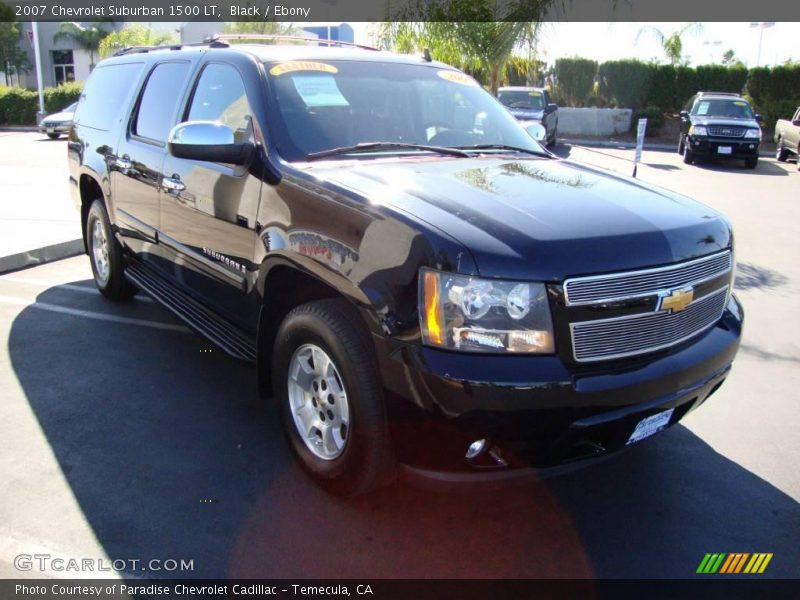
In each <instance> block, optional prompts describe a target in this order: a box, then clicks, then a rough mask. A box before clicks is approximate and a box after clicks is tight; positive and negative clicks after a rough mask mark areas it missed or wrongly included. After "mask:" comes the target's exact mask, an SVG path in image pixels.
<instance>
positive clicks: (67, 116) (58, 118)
mask: <svg viewBox="0 0 800 600" xmlns="http://www.w3.org/2000/svg"><path fill="white" fill-rule="evenodd" d="M74 114H75V113H73V112H57V113H53V114H52V115H47V116H46V117H45V118H44V119H42V122H43V123H44V122H47V121H52V122H59V123H62V122H63V121H72V117H73V115H74Z"/></svg>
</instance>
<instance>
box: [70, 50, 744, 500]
mask: <svg viewBox="0 0 800 600" xmlns="http://www.w3.org/2000/svg"><path fill="white" fill-rule="evenodd" d="M69 168H70V182H71V188H72V193H73V196H74V199H75V202H76V203H77V205H78V207H79V208H80V211H81V216H82V222H83V231H84V240H85V245H86V251H87V253H88V255H89V258H90V261H91V265H92V270H93V273H94V277H95V280H96V284H97V286H98V288H99V289H100V291H101V292H102V293H103V294H104V295H105V296H107V297H108V298H109V299H111V300H117V301H122V300H126V299H129V298H131V297H132V296H133V294H134V293H135V292H136V291H137V290H139V289H141V290H144V291H146V292H147V293H149V294H151V295H152V296H153V297H154V298H155V299H156V300H158V301H159V302H161V303H162V304H163V305H164V306H166V307H167V308H169V309H171V310H172V311H173V312H174V313H175V314H177V315H178V316H179V317H180V318H182V319H184V320H185V321H186V322H187V323H188V324H189V325H191V326H192V327H194V328H195V329H196V330H197V331H199V332H201V333H203V334H204V335H206V336H208V337H209V338H210V339H211V340H213V341H214V342H215V343H216V344H217V345H218V346H219V347H220V348H222V349H223V350H225V351H227V352H228V353H230V354H231V355H232V356H234V357H237V358H239V359H242V360H247V361H253V362H254V363H255V365H256V371H257V374H258V378H259V382H260V389H261V392H262V394H263V395H264V396H265V397H272V398H274V401H276V402H278V403H280V407H281V410H282V415H283V416H282V418H283V421H284V427H285V431H286V434H287V436H288V439H289V441H290V444H291V447H292V448H293V450H294V452H295V453H296V455H297V457H298V459H299V461H300V463H301V464H302V465H303V467H304V468H305V470H306V471H307V472H308V473H309V474H310V475H311V476H312V477H313V478H314V479H315V480H316V481H317V482H318V483H320V484H321V485H323V486H325V487H326V488H327V489H329V490H332V491H334V492H336V493H339V494H346V495H352V494H357V493H360V492H364V491H366V490H369V489H372V488H374V487H375V486H377V485H379V484H381V483H384V482H386V481H389V480H390V479H391V476H392V474H393V473H395V472H396V470H397V465H398V464H403V465H405V466H406V467H408V468H412V469H416V470H417V471H418V472H422V471H425V472H428V473H451V474H452V473H453V472H455V473H458V474H459V475H458V476H459V477H463V476H464V473H463V472H467V473H468V472H474V473H475V474H476V477H478V478H480V476H479V475H478V473H480V472H487V471H494V470H497V469H514V468H516V467H530V466H533V467H548V466H559V465H564V464H565V463H568V462H571V461H578V460H581V459H589V458H593V457H599V456H603V455H606V454H609V453H612V452H614V451H616V450H619V449H622V448H624V447H625V446H628V445H631V444H632V443H634V442H637V441H639V440H641V439H644V438H646V437H648V436H650V435H652V434H654V433H656V432H658V431H660V430H662V429H665V428H667V427H669V426H670V425H673V424H675V423H676V422H678V421H679V420H680V419H682V418H683V417H684V416H685V415H686V414H687V413H688V412H689V411H691V410H693V409H695V408H697V407H698V406H699V405H701V404H702V403H703V402H705V401H706V399H707V398H708V397H709V396H710V395H711V394H713V393H714V392H715V391H716V390H717V388H719V386H720V385H721V384H722V382H723V381H724V380H725V378H726V377H727V375H728V373H729V370H730V368H731V363H732V361H733V359H734V356H735V355H736V352H737V349H738V346H739V338H740V332H741V327H742V318H743V317H742V310H741V308H740V306H739V304H738V303H737V301H736V299H735V298H734V296H733V295H732V278H733V265H734V257H733V235H732V232H731V228H730V225H729V224H728V222H727V221H726V220H725V219H724V218H723V217H722V216H720V215H719V214H717V213H716V212H714V211H713V210H712V209H710V208H708V207H706V206H703V205H701V204H698V203H696V202H694V201H692V200H690V199H688V198H685V197H681V196H678V195H676V194H672V193H670V192H667V191H664V190H661V189H657V188H654V187H651V186H648V185H645V184H643V183H641V182H638V181H636V180H632V179H628V178H625V177H620V176H616V175H613V174H610V173H607V172H603V171H600V170H597V169H594V168H592V167H589V166H585V165H581V164H578V163H575V162H571V161H568V160H560V159H557V158H555V157H554V156H553V155H552V154H550V153H549V152H547V151H546V150H544V149H543V148H542V147H541V146H539V145H538V144H537V143H536V142H535V141H533V140H532V139H531V138H530V136H528V135H527V134H526V132H525V131H524V130H523V129H522V127H521V126H520V125H519V124H518V123H517V121H516V120H515V119H514V117H513V116H512V115H511V114H510V113H509V112H508V111H507V110H506V109H505V108H504V107H503V106H502V105H501V104H500V103H499V102H497V101H496V100H495V99H494V98H492V97H491V96H490V95H489V94H488V93H487V92H486V91H484V90H483V89H482V88H481V87H480V86H479V85H478V84H477V83H476V82H475V81H474V80H473V79H472V78H471V77H469V76H467V75H465V74H464V73H462V72H460V71H457V70H455V69H453V68H451V67H449V66H447V65H445V64H441V63H438V62H435V61H431V60H429V57H426V58H419V57H415V56H399V55H394V54H389V53H386V52H379V51H370V50H364V49H353V48H343V47H340V48H320V47H313V46H310V47H305V46H275V45H272V46H269V45H263V44H261V45H259V44H252V45H248V44H237V45H231V46H230V47H229V46H228V44H227V43H226V42H225V41H224V40H216V41H213V42H211V43H209V44H207V45H205V46H183V47H172V48H165V49H141V48H136V49H130V50H127V51H122V52H120V53H118V55H117V56H115V57H112V58H110V59H108V60H104V61H103V62H101V63H100V64H98V65H97V67H96V68H95V69H94V71H93V73H92V75H91V77H90V78H89V81H88V83H87V85H86V89H85V91H84V93H83V95H82V97H81V100H80V103H79V104H78V108H77V112H76V114H75V123H74V127H73V129H72V131H71V132H70V135H69Z"/></svg>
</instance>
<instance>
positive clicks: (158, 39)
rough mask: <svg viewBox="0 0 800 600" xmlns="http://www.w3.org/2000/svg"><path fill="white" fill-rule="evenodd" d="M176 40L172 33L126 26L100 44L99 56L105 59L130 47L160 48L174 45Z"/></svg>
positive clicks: (110, 34) (139, 26)
mask: <svg viewBox="0 0 800 600" xmlns="http://www.w3.org/2000/svg"><path fill="white" fill-rule="evenodd" d="M177 42H178V40H177V39H176V37H175V35H174V34H172V33H156V32H155V31H153V30H152V29H150V28H149V27H145V26H144V25H138V24H137V25H128V26H126V27H123V28H122V29H120V30H119V31H114V32H112V33H109V34H108V35H107V36H106V37H105V38H104V39H103V41H102V42H100V48H99V52H100V56H102V57H106V56H109V55H111V54H114V52H116V51H117V50H122V49H123V48H129V47H132V46H161V45H170V44H176V43H177Z"/></svg>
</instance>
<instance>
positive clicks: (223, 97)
mask: <svg viewBox="0 0 800 600" xmlns="http://www.w3.org/2000/svg"><path fill="white" fill-rule="evenodd" d="M249 117H250V105H249V104H248V102H247V94H246V93H245V90H244V83H243V82H242V77H241V76H240V75H239V71H237V70H236V69H235V68H234V67H232V66H230V65H222V64H213V63H212V64H210V65H208V66H207V67H206V68H205V69H203V73H202V74H201V75H200V80H199V81H198V82H197V86H196V87H195V91H194V96H193V98H192V105H191V107H190V108H189V114H188V115H187V117H186V120H187V121H219V122H220V123H222V124H223V125H227V126H228V127H230V128H231V129H233V131H234V132H237V133H238V134H239V135H246V134H247V131H248V129H249V124H250V120H249Z"/></svg>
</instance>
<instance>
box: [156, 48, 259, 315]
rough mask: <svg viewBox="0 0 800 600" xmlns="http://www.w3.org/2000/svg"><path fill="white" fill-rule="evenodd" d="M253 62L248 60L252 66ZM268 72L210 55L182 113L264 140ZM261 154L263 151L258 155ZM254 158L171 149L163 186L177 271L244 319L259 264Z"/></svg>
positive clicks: (166, 236) (166, 234)
mask: <svg viewBox="0 0 800 600" xmlns="http://www.w3.org/2000/svg"><path fill="white" fill-rule="evenodd" d="M249 66H250V65H248V64H247V63H245V64H244V68H248V67H249ZM245 81H249V82H250V85H251V86H253V85H258V84H259V83H260V82H261V79H260V78H259V77H258V74H257V73H252V74H251V75H250V76H249V77H247V78H245V77H243V76H242V73H241V72H240V70H239V67H238V66H235V65H234V64H232V63H229V62H222V61H215V60H209V62H207V63H206V64H205V65H203V67H202V68H201V70H200V72H199V74H198V76H197V78H196V80H195V83H194V86H193V90H192V93H191V97H190V99H189V102H188V104H187V105H186V107H185V109H184V111H183V114H182V117H181V121H216V122H218V123H221V124H223V125H225V126H227V127H229V128H230V129H232V130H233V132H234V136H235V138H236V139H237V141H238V140H245V139H249V140H250V141H252V142H256V133H255V131H254V127H253V116H252V114H253V113H252V110H251V106H250V103H249V101H248V95H249V96H250V97H254V94H255V90H250V94H248V89H247V86H246V84H245ZM253 160H254V161H255V160H258V159H257V158H254V159H253ZM251 167H252V163H251V164H249V165H243V166H237V165H230V164H221V163H212V162H205V161H196V160H188V159H183V158H176V157H174V156H171V155H168V156H167V158H166V161H165V163H164V174H165V176H166V177H167V178H168V179H169V183H170V184H171V185H170V189H168V188H167V187H164V188H163V189H162V192H161V209H160V210H161V229H162V236H161V242H162V244H164V245H165V246H167V247H168V248H169V250H170V251H171V252H172V253H174V256H175V259H174V275H175V277H176V279H177V281H178V282H179V283H181V284H183V285H184V286H185V287H187V288H189V289H191V290H192V291H193V292H195V293H198V294H199V295H200V296H201V297H202V298H203V300H204V301H206V302H208V303H209V304H211V305H213V307H214V308H215V309H217V311H218V312H221V313H223V314H224V315H225V316H227V317H228V318H229V319H230V320H232V321H234V322H236V323H239V324H240V325H242V326H247V325H251V324H252V323H253V322H255V320H254V319H253V318H252V315H251V314H249V313H250V310H249V308H248V305H247V304H246V303H247V299H246V294H245V293H246V292H247V280H246V275H247V272H248V270H251V269H252V268H254V267H253V264H252V261H253V252H254V247H255V242H256V232H255V229H256V217H257V213H258V203H259V198H260V194H261V178H260V177H259V176H258V174H253V173H252V172H251V171H252V170H253V169H251Z"/></svg>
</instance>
